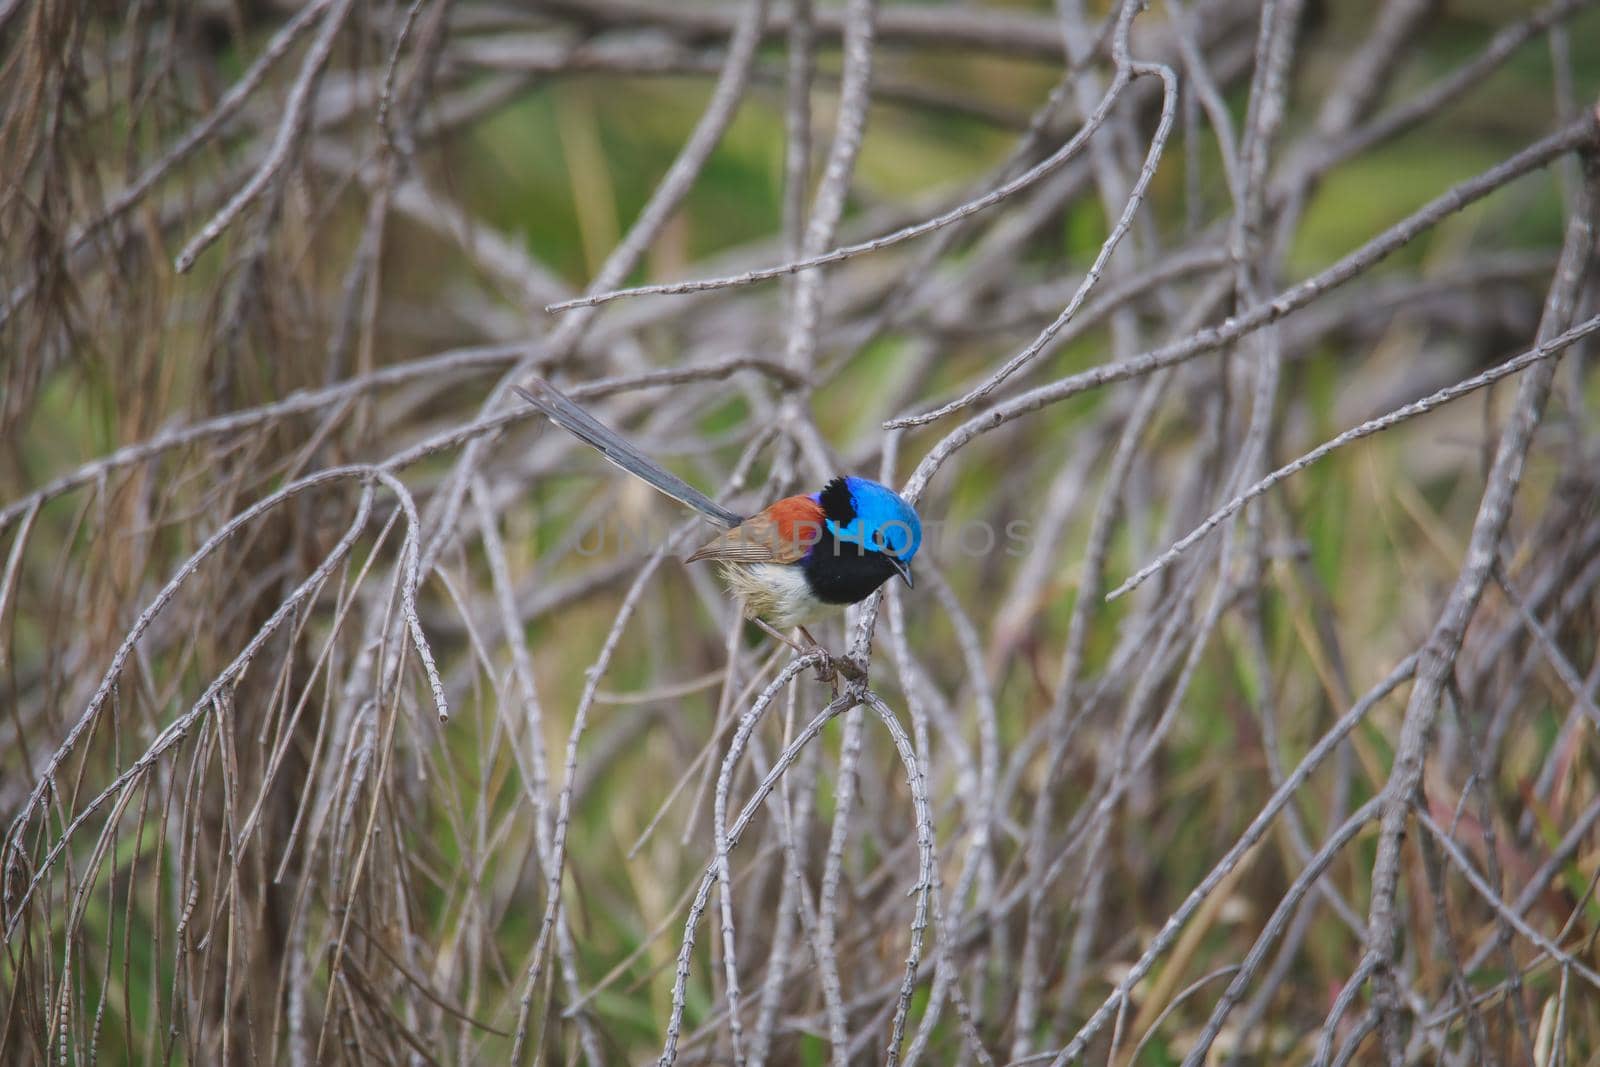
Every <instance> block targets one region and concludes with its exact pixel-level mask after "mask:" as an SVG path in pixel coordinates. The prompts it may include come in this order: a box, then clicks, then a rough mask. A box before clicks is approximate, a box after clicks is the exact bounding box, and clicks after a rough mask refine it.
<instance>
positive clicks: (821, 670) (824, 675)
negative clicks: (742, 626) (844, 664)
mask: <svg viewBox="0 0 1600 1067" xmlns="http://www.w3.org/2000/svg"><path fill="white" fill-rule="evenodd" d="M750 621H751V622H753V623H755V624H756V625H757V626H759V627H761V628H762V629H763V630H765V631H767V633H769V634H771V635H772V636H773V637H776V638H777V639H778V640H779V641H782V642H783V643H784V644H786V645H788V646H789V647H790V648H792V649H794V650H795V651H796V652H798V653H800V655H802V656H808V655H810V654H811V653H813V652H820V653H822V662H821V663H819V664H817V675H818V677H820V678H821V679H822V680H823V681H824V682H827V683H828V684H829V685H831V686H833V687H834V688H835V689H838V682H837V679H836V677H835V675H834V671H833V656H832V655H831V654H829V652H828V650H827V649H825V648H823V647H822V646H821V645H819V644H817V642H816V639H815V638H813V637H812V636H811V635H810V634H806V631H805V627H803V626H802V627H800V632H801V633H803V634H806V639H807V640H808V641H810V642H811V647H810V648H807V647H806V646H805V645H802V644H801V643H800V642H798V641H796V640H795V639H794V638H792V637H789V636H787V635H785V634H784V633H783V632H782V631H780V630H778V629H776V628H774V627H772V626H769V625H767V621H766V620H765V619H762V618H758V617H757V616H754V615H752V616H750Z"/></svg>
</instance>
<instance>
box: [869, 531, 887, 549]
mask: <svg viewBox="0 0 1600 1067" xmlns="http://www.w3.org/2000/svg"><path fill="white" fill-rule="evenodd" d="M872 547H873V548H875V549H877V550H878V551H879V552H882V551H883V550H884V549H885V548H888V547H889V546H888V544H887V543H886V542H885V541H884V539H883V531H882V530H873V531H872Z"/></svg>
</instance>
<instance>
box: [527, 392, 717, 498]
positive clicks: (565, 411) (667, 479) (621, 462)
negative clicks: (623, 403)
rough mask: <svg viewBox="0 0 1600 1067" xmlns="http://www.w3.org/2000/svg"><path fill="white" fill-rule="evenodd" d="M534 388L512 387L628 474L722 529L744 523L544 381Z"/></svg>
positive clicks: (554, 421)
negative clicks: (647, 483)
mask: <svg viewBox="0 0 1600 1067" xmlns="http://www.w3.org/2000/svg"><path fill="white" fill-rule="evenodd" d="M532 385H533V389H532V390H531V391H530V390H528V389H524V388H522V387H521V386H515V385H514V386H512V388H513V389H515V390H516V393H517V395H518V396H520V397H522V399H524V400H526V401H527V402H528V403H530V404H532V405H533V406H534V407H536V408H538V409H539V410H540V411H542V412H544V413H545V414H546V415H548V416H549V417H550V421H551V422H553V423H555V424H556V425H557V426H559V427H561V428H562V429H563V430H566V431H567V432H568V433H570V434H571V435H572V436H574V437H576V438H577V439H578V440H580V441H582V442H583V443H584V444H586V445H588V446H589V447H591V448H593V449H595V450H596V451H598V452H599V453H600V454H601V455H603V456H605V457H606V459H609V460H610V461H611V462H612V463H615V464H616V465H617V466H619V467H621V468H622V469H623V470H625V471H627V472H628V473H629V474H632V475H634V476H635V477H638V478H642V479H644V480H645V481H646V482H649V483H650V484H651V485H653V486H655V487H656V488H657V489H659V490H660V491H661V492H663V493H665V494H667V495H668V496H670V497H671V498H672V499H674V500H676V501H679V502H680V503H684V504H687V505H689V506H690V507H691V508H694V509H695V510H696V511H698V512H700V514H702V515H704V516H705V517H706V518H708V519H710V520H711V521H712V522H714V523H717V524H718V525H720V526H725V527H727V528H729V529H732V528H733V527H735V526H737V525H739V524H740V523H741V522H743V521H744V516H742V515H739V514H737V513H735V512H732V511H729V510H728V509H727V508H725V507H723V506H722V505H721V504H718V503H717V502H716V501H715V500H712V499H711V498H710V497H708V496H706V495H705V494H704V493H702V492H701V491H700V490H698V489H696V488H695V487H694V486H692V485H690V484H689V483H688V482H686V481H684V480H683V479H682V478H679V477H678V476H677V475H676V474H673V473H671V472H670V471H667V470H664V469H663V468H662V467H661V465H660V464H658V463H656V462H655V461H654V460H652V459H650V458H649V457H648V456H646V455H645V454H644V453H643V452H640V451H639V450H638V449H637V448H635V447H633V445H631V444H629V443H628V442H627V441H626V440H625V439H624V438H623V437H622V435H621V434H619V433H617V431H615V430H613V429H612V428H611V427H609V426H607V425H605V424H604V423H602V422H601V421H600V420H598V419H596V418H595V417H594V416H593V415H591V414H589V413H588V412H587V411H585V410H583V408H581V407H579V406H578V405H577V404H575V403H573V402H572V400H570V399H569V398H568V397H567V396H566V395H565V394H563V393H562V392H561V391H560V390H559V389H557V388H556V387H555V386H553V385H551V384H550V383H549V382H547V381H545V380H544V379H543V378H535V379H534V380H533V382H532Z"/></svg>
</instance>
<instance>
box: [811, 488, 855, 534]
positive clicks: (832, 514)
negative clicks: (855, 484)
mask: <svg viewBox="0 0 1600 1067" xmlns="http://www.w3.org/2000/svg"><path fill="white" fill-rule="evenodd" d="M818 502H819V503H821V505H822V514H823V517H824V518H827V519H832V520H833V521H834V522H836V523H838V524H839V525H840V526H848V525H849V524H850V523H852V522H854V521H855V518H856V505H855V501H853V500H851V499H850V486H849V484H848V483H847V482H846V481H845V480H844V478H842V477H839V478H835V479H833V480H832V481H830V482H829V483H828V484H827V485H825V486H823V487H822V493H821V494H820V495H819V497H818Z"/></svg>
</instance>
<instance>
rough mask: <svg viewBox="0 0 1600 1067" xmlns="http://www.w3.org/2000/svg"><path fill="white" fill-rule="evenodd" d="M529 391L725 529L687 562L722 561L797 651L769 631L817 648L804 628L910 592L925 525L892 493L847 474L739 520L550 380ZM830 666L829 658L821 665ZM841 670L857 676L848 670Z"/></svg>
mask: <svg viewBox="0 0 1600 1067" xmlns="http://www.w3.org/2000/svg"><path fill="white" fill-rule="evenodd" d="M532 384H533V388H532V389H531V390H529V389H523V388H520V387H518V388H517V390H516V391H517V395H518V396H520V397H522V399H524V400H526V401H527V402H528V403H529V404H532V405H533V406H534V407H535V408H538V409H539V410H540V411H541V412H543V413H544V414H545V415H546V416H548V417H549V418H550V420H551V421H552V422H554V423H555V424H556V425H557V426H560V427H561V428H562V429H564V430H566V431H567V432H568V433H570V434H572V435H573V436H575V437H577V438H578V439H579V440H581V441H583V442H584V443H585V444H587V445H590V446H591V447H593V448H595V449H597V450H598V451H599V452H600V453H601V454H602V455H603V456H605V457H606V458H607V459H608V460H610V461H611V462H612V463H614V464H616V465H617V466H618V467H621V468H622V469H623V470H625V471H627V472H628V473H629V474H632V475H634V476H635V477H638V478H641V479H643V480H644V481H645V482H647V483H649V484H650V485H651V486H654V487H655V488H656V489H658V490H659V491H661V492H662V493H665V494H666V495H667V496H670V497H672V499H674V500H677V501H679V502H680V503H683V504H687V505H689V506H690V507H691V508H694V509H695V510H696V511H698V512H699V513H700V514H702V515H704V516H705V517H706V518H707V519H710V520H711V521H712V522H713V523H715V524H716V525H718V526H721V527H723V532H722V533H720V534H718V535H717V536H716V537H714V538H712V539H711V540H710V541H707V542H706V543H705V544H704V545H701V546H700V547H699V548H698V549H696V550H695V551H694V552H692V553H690V554H689V556H688V558H687V559H686V560H685V561H684V562H686V563H694V562H695V561H697V560H714V561H716V562H718V563H720V564H721V565H722V568H721V569H722V577H723V580H724V581H725V582H726V583H727V585H728V587H729V589H730V591H732V592H733V593H734V594H735V595H736V596H738V597H739V598H740V599H741V600H742V601H743V602H744V611H745V614H746V616H748V617H750V618H751V619H753V620H754V621H755V622H756V623H757V624H758V625H760V626H762V628H763V629H765V630H767V632H768V633H771V634H772V635H773V636H774V637H777V638H778V639H779V640H780V641H783V642H785V643H786V644H789V645H791V646H792V647H794V648H796V649H797V650H800V651H808V650H807V649H805V648H803V647H802V646H800V645H798V644H796V643H795V642H794V641H793V640H791V639H789V638H788V637H785V636H784V635H783V634H782V633H779V632H778V631H777V630H774V629H772V626H768V625H766V623H771V624H773V625H776V626H781V627H790V626H792V627H796V628H798V629H799V631H800V633H801V634H803V635H804V636H805V638H806V640H807V641H808V642H809V643H810V645H811V647H812V648H814V649H820V647H821V646H820V645H818V643H817V641H816V639H815V638H813V637H812V636H811V634H810V633H809V632H807V630H806V628H805V627H806V624H807V623H811V622H815V621H817V620H818V619H819V618H821V617H823V616H825V615H826V614H828V613H829V612H830V611H838V610H842V609H843V608H844V607H845V605H847V604H855V603H858V602H859V601H862V600H865V599H866V598H867V597H868V596H869V595H871V593H872V592H873V590H875V589H877V588H878V587H879V586H880V585H882V584H883V583H884V582H886V581H888V580H889V579H890V578H893V577H895V576H896V575H898V576H899V577H900V578H901V579H903V580H904V581H905V583H906V585H907V586H908V587H909V586H911V585H912V580H911V560H912V558H913V557H915V556H916V554H917V549H918V548H919V547H921V544H922V522H921V520H919V519H918V518H917V512H916V509H914V508H913V507H912V506H911V505H910V504H908V503H906V502H905V500H904V499H902V498H901V496H900V495H899V494H898V493H896V492H895V491H894V490H892V489H890V488H888V487H887V486H883V485H880V484H878V483H877V482H874V481H869V480H868V479H866V478H856V477H853V476H846V475H841V476H839V477H836V478H834V479H833V480H831V481H830V482H828V484H827V485H825V486H823V487H822V489H821V490H820V491H818V492H815V493H810V494H801V495H799V496H790V497H784V498H783V499H782V500H779V501H776V502H774V503H772V504H769V505H767V506H766V507H765V508H763V509H761V510H760V511H758V512H756V513H755V514H754V515H749V516H744V515H739V514H738V513H736V512H732V511H729V510H728V509H727V508H725V507H723V506H722V505H720V504H718V503H717V502H716V501H714V500H712V499H711V498H710V497H708V496H706V495H705V494H704V493H702V492H700V491H699V490H698V489H696V488H694V487H693V486H691V485H689V484H688V483H687V482H685V481H683V480H682V479H681V478H679V477H678V476H677V475H675V474H672V473H670V472H669V471H667V470H665V469H663V468H662V467H661V466H660V464H658V463H656V462H655V461H653V460H651V459H650V458H649V457H647V456H646V455H645V454H644V453H642V452H640V451H639V450H638V449H637V448H635V447H634V446H633V445H632V444H630V443H629V442H628V441H627V440H625V439H624V438H623V437H622V436H621V435H619V434H618V433H617V432H616V431H615V430H613V429H611V428H610V427H608V426H606V425H605V424H604V423H602V422H600V421H599V420H598V419H596V418H595V417H594V416H593V415H591V414H589V413H588V412H587V411H585V410H584V409H583V408H582V407H580V406H578V405H577V404H576V403H574V402H573V401H572V400H571V399H570V398H568V397H567V396H565V395H564V394H563V393H561V392H560V391H559V390H558V389H556V388H555V387H554V386H552V385H551V384H550V383H549V382H546V381H543V380H542V379H535V380H534V382H533V383H532ZM763 620H765V622H763ZM831 666H832V662H831V657H830V659H829V661H828V662H826V663H825V667H827V668H830V669H831ZM844 669H845V672H846V673H847V674H852V675H855V674H858V673H859V668H852V667H851V666H850V665H844ZM825 673H826V672H825Z"/></svg>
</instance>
